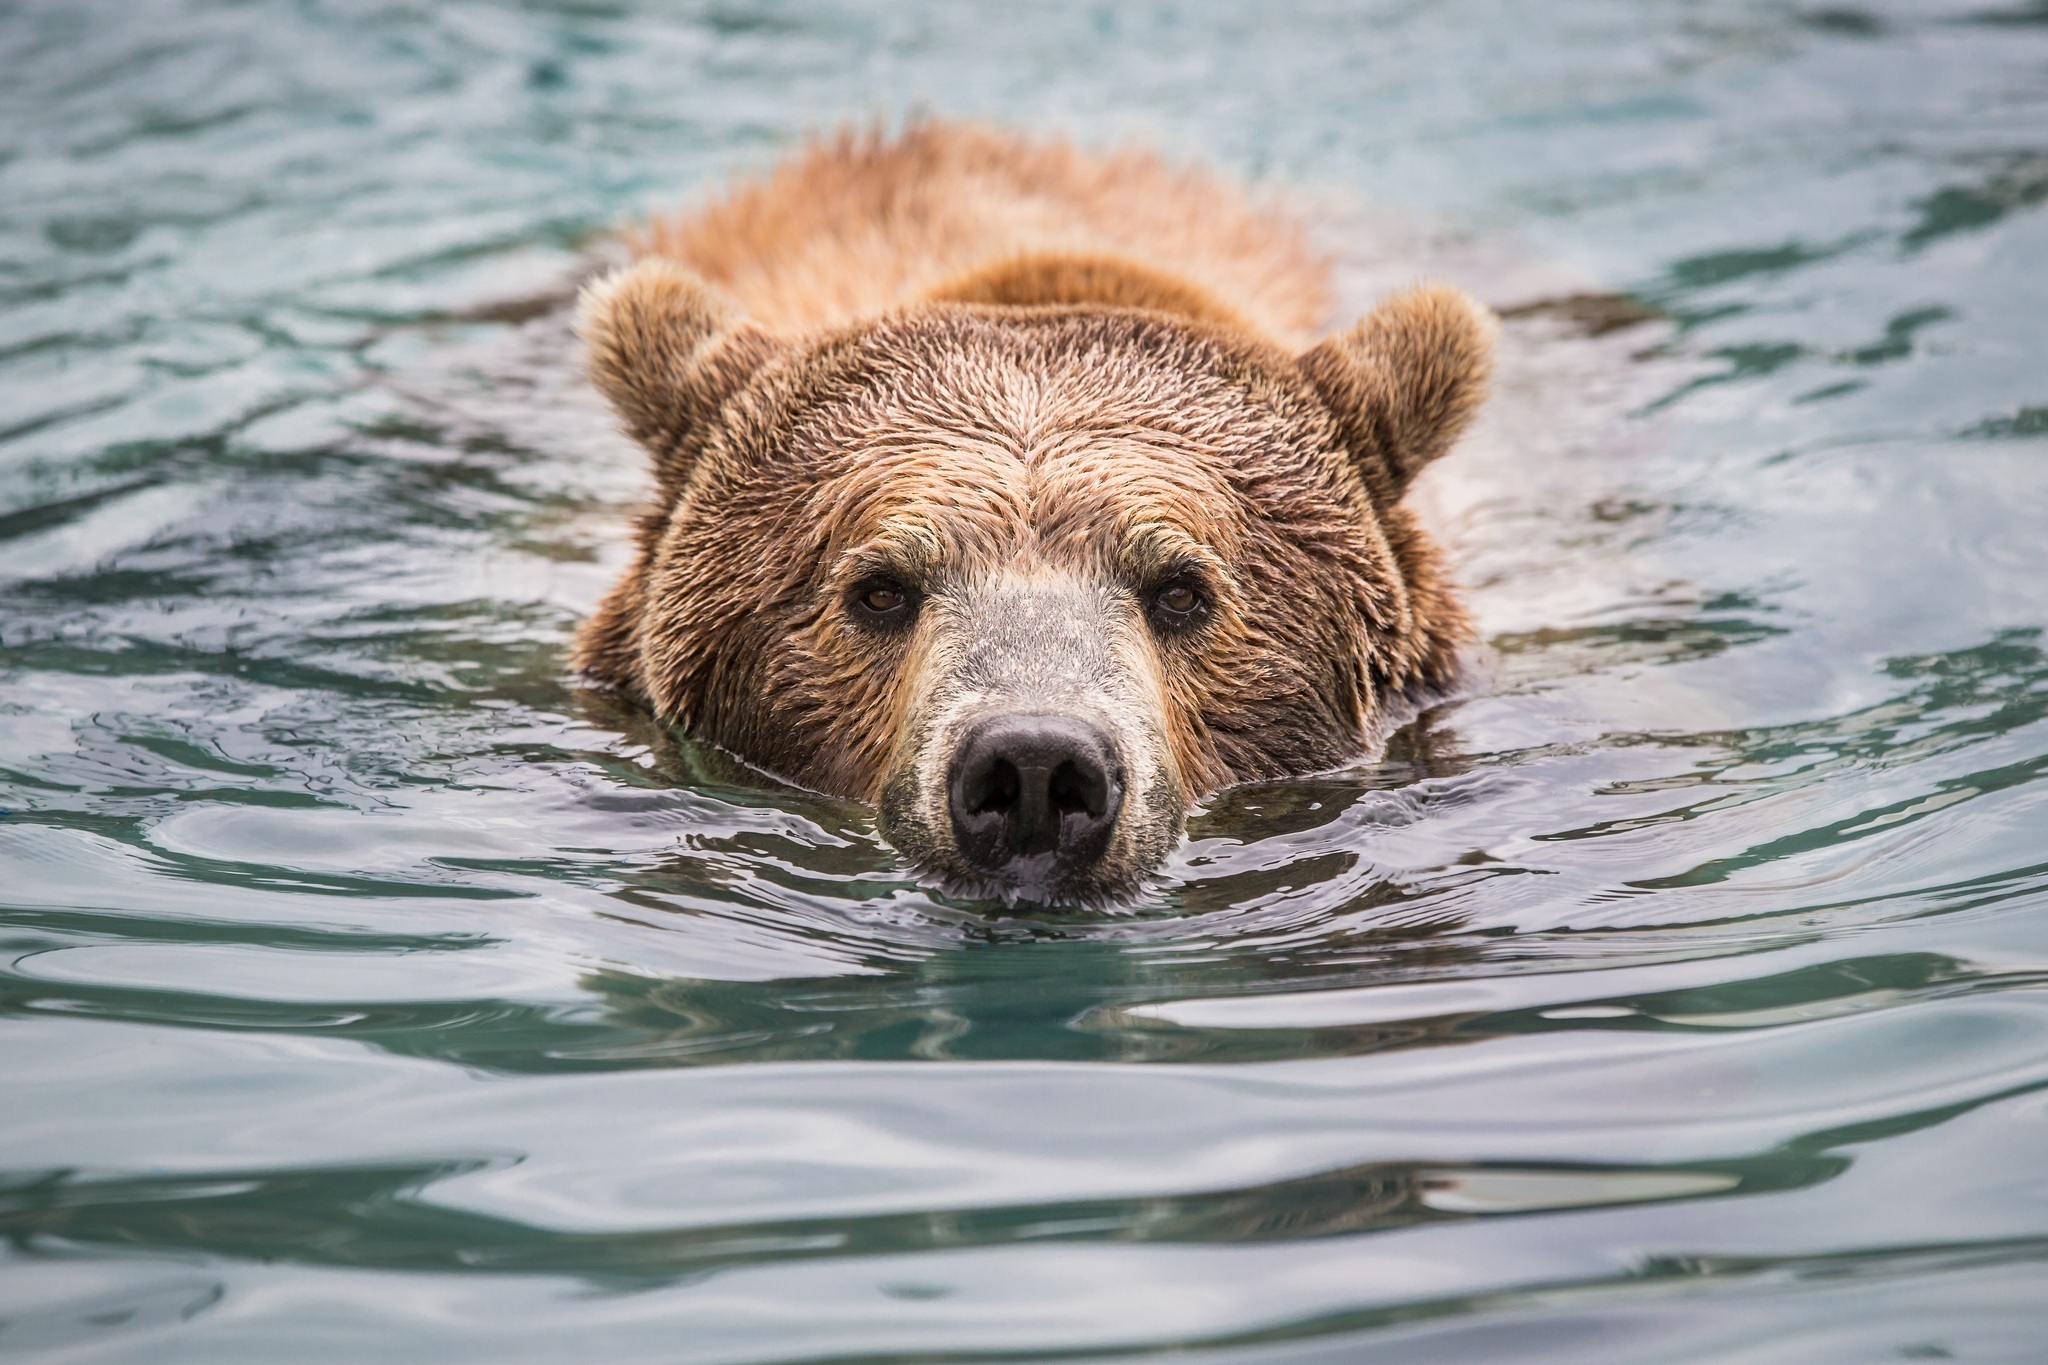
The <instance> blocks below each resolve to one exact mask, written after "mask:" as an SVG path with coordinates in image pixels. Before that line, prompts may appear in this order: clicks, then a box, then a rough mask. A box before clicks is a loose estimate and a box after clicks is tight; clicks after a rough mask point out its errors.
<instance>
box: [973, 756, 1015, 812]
mask: <svg viewBox="0 0 2048 1365" xmlns="http://www.w3.org/2000/svg"><path fill="white" fill-rule="evenodd" d="M1022 787H1023V779H1022V778H1021V777H1020V776H1019V775H1018V773H1017V765H1016V764H1014V763H1012V762H1010V761H1009V760H1008V759H1005V758H999V759H997V760H996V761H995V762H994V763H992V764H990V765H989V768H988V770H987V772H986V774H985V775H983V776H982V779H981V781H980V782H978V783H976V784H975V789H974V790H971V791H970V792H969V794H968V798H967V809H968V810H969V811H970V812H971V813H972V814H975V815H984V814H987V813H988V812H990V811H995V812H1002V811H1006V810H1009V809H1011V808H1012V807H1014V806H1015V805H1016V804H1017V795H1018V792H1019V791H1020V790H1021V788H1022Z"/></svg>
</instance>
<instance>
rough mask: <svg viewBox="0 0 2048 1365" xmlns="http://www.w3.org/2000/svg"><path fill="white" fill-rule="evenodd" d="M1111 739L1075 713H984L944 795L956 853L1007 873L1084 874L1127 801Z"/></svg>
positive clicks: (1014, 877) (1022, 876) (1104, 847)
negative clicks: (949, 814) (957, 849)
mask: <svg viewBox="0 0 2048 1365" xmlns="http://www.w3.org/2000/svg"><path fill="white" fill-rule="evenodd" d="M1124 788H1125V777H1124V769H1123V765H1122V764H1121V763H1120V762H1119V761H1118V759H1117V752H1116V745H1115V743H1114V742H1113V741H1112V740H1111V739H1110V737H1109V735H1108V734H1107V733H1105V732H1104V731H1103V729H1102V728H1101V727H1100V726H1099V725H1097V724H1095V723H1094V722H1093V721H1090V720H1087V719H1084V718H1083V717H1080V716H1074V715H1057V714H1044V713H1011V714H999V715H993V716H986V717H983V718H982V719H980V720H978V721H976V722H975V723H974V724H973V725H971V726H969V727H968V729H967V730H966V732H965V733H964V734H963V735H962V736H961V737H960V743H959V745H958V747H957V748H956V749H955V750H954V753H953V758H952V761H951V763H949V764H948V770H947V778H946V790H947V805H948V808H949V811H950V813H951V816H952V823H953V837H954V840H955V843H956V845H957V846H958V848H959V850H960V856H961V857H962V859H964V860H965V861H966V862H967V863H968V864H970V865H971V866H973V867H974V868H976V869H977V870H979V871H982V872H985V873H992V874H996V875H998V876H1001V877H1002V878H1003V879H1004V880H1006V881H1011V882H1037V881H1041V880H1045V881H1049V880H1052V879H1054V878H1058V879H1061V880H1065V879H1070V878H1073V877H1075V876H1077V875H1085V874H1086V873H1087V872H1088V871H1090V870H1092V869H1093V868H1094V867H1095V865H1096V864H1097V863H1099V862H1101V861H1102V858H1103V855H1104V854H1105V853H1106V852H1107V851H1108V849H1109V845H1110V838H1111V836H1112V834H1114V832H1115V830H1116V821H1117V816H1118V814H1119V812H1120V811H1121V810H1122V808H1123V799H1124Z"/></svg>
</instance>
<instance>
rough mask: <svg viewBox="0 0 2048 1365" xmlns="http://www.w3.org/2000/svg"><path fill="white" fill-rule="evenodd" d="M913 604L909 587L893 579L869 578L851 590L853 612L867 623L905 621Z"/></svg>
mask: <svg viewBox="0 0 2048 1365" xmlns="http://www.w3.org/2000/svg"><path fill="white" fill-rule="evenodd" d="M914 605H915V603H914V602H913V600H912V596H911V591H910V589H909V588H906V587H904V586H903V585H902V584H901V583H898V582H895V581H894V580H893V579H886V578H871V579H869V580H868V581H866V582H865V583H862V584H860V585H858V586H857V587H855V588H854V590H853V596H852V607H853V614H854V616H855V617H857V618H859V619H860V620H862V621H864V622H866V623H868V624H869V625H896V624H899V623H901V622H903V621H907V620H909V619H910V614H911V609H912V607H913V606H914Z"/></svg>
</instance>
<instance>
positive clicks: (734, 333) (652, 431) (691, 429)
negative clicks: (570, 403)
mask: <svg viewBox="0 0 2048 1365" xmlns="http://www.w3.org/2000/svg"><path fill="white" fill-rule="evenodd" d="M576 333H577V335H578V336H580V337H582V338H583V341H584V344H585V345H586V346H587V347H588V348H589V360H588V362H587V364H588V368H589V372H590V380H591V382H592V383H593V384H595V385H596V386H597V390H598V392H599V393H602V394H603V395H604V396H605V399H606V401H608V402H609V403H610V404H611V405H612V410H613V411H614V412H616V413H618V415H619V419H620V420H621V421H622V422H623V423H624V424H625V427H626V432H627V434H628V435H630V436H631V437H632V438H633V439H634V440H636V441H638V442H640V444H641V445H643V446H645V447H646V448H647V451H648V453H649V454H650V455H652V456H653V458H654V471H655V475H656V477H657V478H658V479H659V480H660V482H661V485H662V490H663V492H664V493H665V494H669V495H673V494H674V493H675V492H676V491H677V490H679V489H680V488H681V486H682V484H683V482H684V480H685V479H687V478H688V476H689V472H690V466H691V464H692V463H693V462H694V461H695V459H696V457H697V455H698V453H699V452H700V451H701V450H702V448H703V443H704V438H705V435H706V434H707V429H708V428H709V426H710V424H711V422H712V421H713V419H715V418H716V417H717V415H718V410H719V408H720V407H721V406H723V405H724V403H725V401H726V400H727V399H728V398H730V397H731V396H732V395H733V394H734V393H736V392H738V390H739V389H740V387H741V386H742V385H744V384H745V383H746V381H747V379H748V378H749V377H750V376H751V375H752V374H753V372H754V371H755V370H756V369H758V368H759V367H760V365H761V363H762V362H763V361H765V360H766V359H767V358H768V357H769V355H770V354H771V353H772V352H773V350H774V346H773V343H771V342H770V341H769V339H768V337H767V336H766V334H764V333H763V332H761V331H760V329H759V328H756V327H753V326H751V325H748V324H745V323H741V322H739V320H738V319H737V318H736V317H735V316H734V314H733V311H732V309H731V307H730V306H729V305H728V304H727V303H726V301H725V300H724V299H723V298H722V297H720V296H719V295H718V294H717V293H716V292H715V291H713V290H712V288H711V287H710V286H709V285H707V284H705V283H704V282H703V281H702V280H700V279H698V278H697V277H696V276H694V275H692V274H690V273H689V272H688V271H687V270H684V269H683V268H682V267H681V266H679V265H677V264H675V263H674V262H673V261H667V260H663V259H661V258H660V257H649V258H647V259H646V260H643V261H640V262H638V263H637V264H635V265H631V266H627V267H625V268H624V269H621V270H614V271H612V272H611V273H610V274H608V275H604V276H602V277H600V278H598V279H596V280H593V281H591V282H590V283H589V284H587V285H585V286H584V287H583V293H582V296H581V297H580V298H579V299H578V300H577V306H576Z"/></svg>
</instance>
